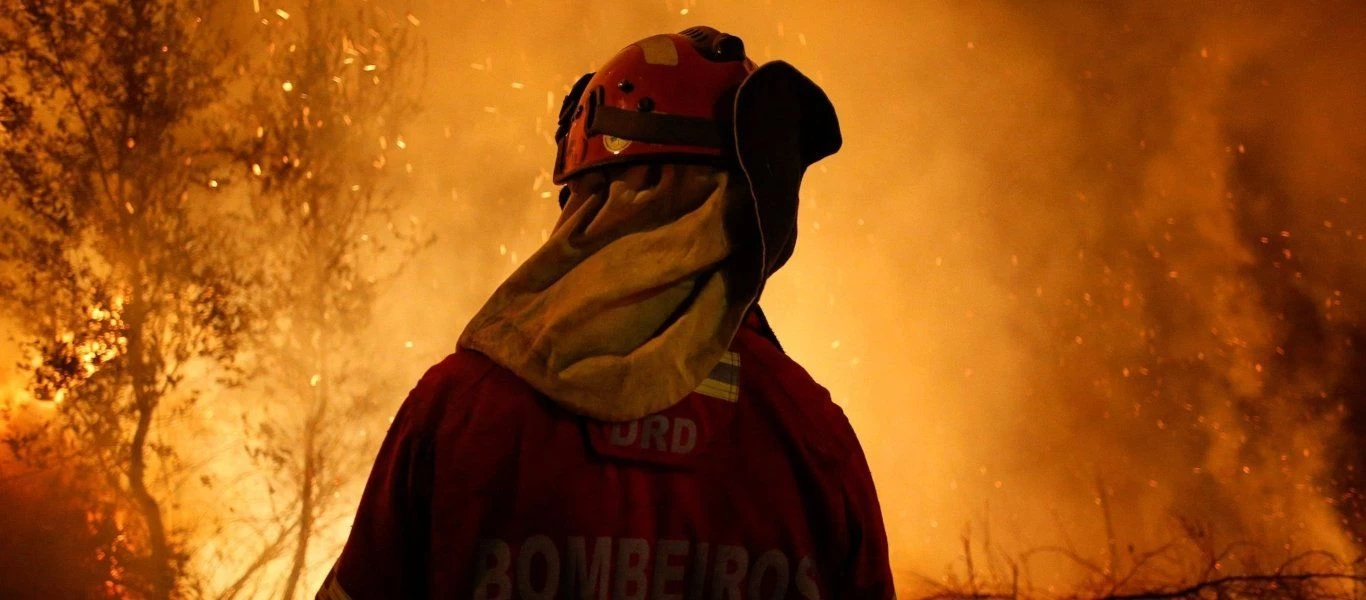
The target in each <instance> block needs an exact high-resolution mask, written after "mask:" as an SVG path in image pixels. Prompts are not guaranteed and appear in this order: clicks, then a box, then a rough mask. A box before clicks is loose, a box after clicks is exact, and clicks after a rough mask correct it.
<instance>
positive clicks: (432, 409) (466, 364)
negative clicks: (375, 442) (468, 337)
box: [395, 348, 506, 430]
mask: <svg viewBox="0 0 1366 600" xmlns="http://www.w3.org/2000/svg"><path fill="white" fill-rule="evenodd" d="M500 372H506V370H505V369H503V368H502V367H500V366H498V365H497V364H496V363H494V362H493V361H492V360H491V359H489V357H487V356H484V355H483V354H481V353H479V352H476V351H474V350H469V349H465V348H461V349H458V350H456V351H455V352H453V353H451V354H450V355H448V356H446V358H444V359H442V360H441V361H440V362H438V363H436V364H435V365H432V366H431V367H430V368H428V369H427V371H426V373H424V374H423V375H422V378H421V379H419V380H418V382H417V385H416V386H415V387H414V388H413V390H412V391H411V392H409V394H408V398H407V400H405V401H404V402H403V406H402V407H401V408H400V409H399V415H398V416H397V417H395V424H397V423H398V421H399V420H400V419H402V420H403V421H405V422H407V423H408V424H409V425H410V426H412V427H414V428H416V429H420V430H429V429H430V428H431V427H435V426H437V425H438V424H439V423H440V422H441V421H442V419H444V418H445V416H446V414H447V413H448V412H449V410H450V409H451V408H452V406H453V405H459V404H462V403H468V402H473V401H475V400H476V399H477V398H478V397H481V396H483V395H485V394H482V393H480V390H481V389H482V388H483V387H485V386H487V385H488V384H489V383H490V382H491V381H493V380H495V379H497V380H502V379H506V378H505V377H499V374H500Z"/></svg>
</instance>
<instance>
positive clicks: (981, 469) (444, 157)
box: [391, 1, 1366, 582]
mask: <svg viewBox="0 0 1366 600" xmlns="http://www.w3.org/2000/svg"><path fill="white" fill-rule="evenodd" d="M684 9H686V14H683V13H684V12H685V10H684ZM415 12H416V14H418V15H419V16H421V17H422V19H423V24H422V29H423V30H424V31H426V32H427V34H428V35H429V37H428V40H429V44H430V46H429V52H430V55H431V56H432V57H433V60H432V68H431V74H430V79H429V81H428V87H427V92H426V113H425V115H426V116H425V120H426V126H424V127H423V128H422V130H421V131H415V132H413V136H412V139H413V142H412V148H413V151H414V153H415V155H416V156H418V157H419V159H418V160H419V166H420V169H419V172H418V174H416V175H414V176H415V177H418V178H420V180H421V182H422V185H424V186H425V187H426V189H427V190H428V191H427V192H426V195H425V197H423V198H421V200H420V202H418V206H415V208H414V210H415V211H416V212H417V213H418V214H419V215H420V216H421V217H422V218H423V219H426V220H427V221H428V222H429V223H430V225H431V227H432V228H433V229H434V230H435V231H438V232H441V235H442V239H441V241H440V243H439V245H438V247H437V248H436V249H435V250H434V251H433V252H432V253H431V254H429V255H427V257H426V258H424V259H423V263H422V264H421V265H420V266H418V267H416V268H415V269H414V270H413V272H414V273H415V275H414V277H413V278H412V280H411V281H410V282H408V285H409V286H410V287H412V288H417V289H422V290H426V291H427V292H426V293H425V294H419V295H414V293H413V292H412V291H411V290H409V289H405V290H403V291H402V292H400V293H398V294H396V296H395V298H396V300H395V301H394V303H393V304H392V305H391V308H392V310H393V311H394V314H395V315H396V317H395V323H396V327H398V328H399V329H401V330H407V331H414V332H416V331H423V332H433V331H440V332H441V333H440V334H436V335H433V334H430V333H429V334H426V335H423V336H418V338H419V343H418V346H417V349H416V350H417V351H416V352H413V354H414V356H415V358H414V360H415V362H414V363H413V365H412V366H413V372H414V373H416V372H417V371H418V370H419V369H420V368H421V367H422V366H423V364H422V363H423V362H424V361H429V360H432V359H435V358H436V357H437V356H438V355H440V354H441V353H443V352H445V351H447V350H448V349H449V348H450V347H451V345H452V343H453V340H454V338H455V334H456V333H457V332H458V330H459V327H460V325H461V324H463V322H464V320H465V319H467V318H468V317H469V315H470V314H471V313H472V312H473V310H474V309H475V308H477V306H478V305H479V303H480V302H481V301H482V300H483V299H484V298H485V297H486V295H487V294H488V293H489V292H490V291H491V290H492V288H493V287H494V286H495V285H496V284H497V283H498V281H499V280H500V279H501V278H502V277H503V276H504V275H505V274H506V273H508V272H510V270H511V269H512V268H513V267H514V266H515V264H516V262H517V261H518V260H519V259H520V257H524V256H526V255H527V254H529V253H530V252H532V251H533V250H534V249H535V248H536V246H537V245H538V244H539V243H540V241H541V236H542V233H541V232H542V230H543V229H545V228H546V227H548V226H549V225H550V224H551V223H552V222H553V220H554V214H555V212H554V211H555V204H554V201H553V199H551V198H550V196H551V195H552V194H551V193H552V192H553V191H554V190H553V188H552V186H551V184H550V182H549V178H548V173H547V170H548V168H549V166H550V163H551V160H552V157H553V147H552V146H551V144H550V140H549V136H550V132H551V131H552V128H553V125H552V124H553V119H554V113H555V110H556V109H557V108H558V102H559V96H560V95H561V94H562V93H563V92H564V91H565V90H566V89H567V86H568V84H569V83H570V82H572V81H573V79H574V78H575V77H576V76H577V75H579V74H580V73H581V72H583V71H586V70H589V69H591V68H592V67H593V66H594V64H595V62H596V61H601V60H604V59H605V58H606V57H608V56H609V55H610V54H611V53H612V52H614V51H615V50H616V49H617V48H619V47H621V46H622V45H625V44H626V43H629V42H630V41H633V40H635V39H638V38H640V37H644V36H646V35H650V34H653V33H656V32H659V31H671V30H680V29H683V28H684V27H687V26H690V25H693V24H698V23H702V24H709V25H713V26H716V27H719V28H722V29H724V30H728V31H731V32H733V33H736V34H739V35H741V36H742V37H744V38H745V39H746V41H747V42H748V47H749V50H750V53H751V55H752V56H754V57H755V58H756V60H760V61H763V60H769V59H776V58H783V59H786V60H788V61H789V62H792V63H794V64H796V65H797V66H798V67H799V68H801V69H803V70H804V71H806V72H807V73H809V74H811V75H813V77H814V78H815V79H817V81H819V82H820V83H821V84H822V85H824V86H825V87H826V89H827V91H828V93H829V94H830V96H831V97H832V99H833V100H834V102H835V105H836V107H837V108H838V109H839V111H840V114H841V117H842V122H843V127H844V132H845V139H846V144H845V148H844V150H843V152H842V153H841V154H839V155H837V156H835V157H833V158H832V159H829V160H827V161H826V162H824V163H822V164H821V165H820V166H819V167H818V168H816V169H813V171H812V172H811V173H810V174H809V176H808V181H807V187H806V193H805V197H804V205H803V209H802V210H803V213H802V219H801V243H800V244H799V245H798V250H797V253H796V256H795V258H794V260H793V261H792V263H791V264H790V265H789V266H788V267H787V268H786V270H785V271H783V272H781V273H780V274H779V275H778V276H777V277H776V279H775V280H774V281H773V282H772V284H771V286H770V287H769V289H768V290H767V292H766V300H765V305H766V306H767V307H768V309H769V311H770V314H771V316H772V319H773V321H774V324H775V327H776V328H777V331H778V334H779V336H780V337H782V339H783V341H784V342H785V344H786V346H787V347H788V350H789V352H790V353H791V354H793V355H794V356H795V357H796V358H797V359H798V360H800V361H801V362H803V363H804V364H805V365H807V366H808V368H809V369H810V370H811V371H813V373H814V374H815V375H816V376H817V378H818V379H819V380H820V381H822V382H824V383H825V384H826V385H827V386H828V387H829V388H830V389H831V391H832V393H833V394H834V396H835V398H836V400H837V401H838V402H840V403H841V404H842V405H843V406H844V408H845V410H846V412H847V414H848V415H849V417H850V419H851V420H852V421H853V423H854V425H855V427H856V429H857V430H858V432H859V433H860V435H861V436H862V438H863V441H864V444H865V446H866V448H867V452H868V454H869V457H870V460H871V461H872V466H873V469H874V472H875V476H876V478H877V482H878V485H879V488H880V491H881V494H882V497H883V508H884V512H885V513H886V518H887V527H888V531H889V533H890V535H891V536H892V538H893V540H892V541H893V552H894V562H895V567H896V569H897V572H898V575H899V576H901V577H910V575H911V574H912V573H915V574H923V575H927V576H930V577H932V578H937V577H938V576H940V575H941V574H943V573H945V572H946V570H948V569H950V568H952V569H956V570H959V571H961V570H962V569H963V568H964V557H963V547H962V538H963V536H964V535H965V533H969V532H970V533H969V535H970V538H971V543H972V545H973V547H974V549H975V550H974V551H978V550H977V549H980V548H984V547H987V546H988V545H989V546H990V547H992V548H996V549H997V551H998V552H1000V553H1002V555H1009V556H1018V553H1019V552H1022V551H1024V550H1026V549H1028V548H1035V547H1042V546H1064V547H1070V548H1074V549H1075V551H1076V552H1077V553H1078V554H1080V555H1082V556H1086V557H1090V558H1093V559H1094V560H1095V561H1097V562H1098V563H1103V562H1105V561H1106V560H1107V553H1111V552H1114V551H1115V550H1114V549H1115V548H1116V547H1119V548H1125V547H1127V546H1129V545H1131V544H1132V546H1133V547H1134V548H1136V549H1139V550H1141V549H1143V548H1145V547H1153V546H1155V545H1157V544H1160V543H1163V542H1165V541H1168V540H1170V539H1173V538H1175V537H1182V536H1190V535H1192V531H1194V532H1196V534H1199V535H1203V536H1204V537H1205V541H1206V542H1208V543H1209V544H1212V545H1218V544H1227V543H1233V542H1235V541H1239V540H1247V541H1252V542H1255V543H1257V544H1259V545H1260V546H1261V547H1263V551H1264V553H1263V554H1262V555H1260V556H1261V558H1259V559H1257V560H1264V561H1266V562H1267V563H1269V564H1275V563H1276V561H1277V560H1279V559H1282V558H1284V557H1285V556H1289V555H1291V554H1293V553H1296V552H1299V551H1302V550H1305V549H1308V548H1324V549H1328V550H1332V551H1335V552H1339V553H1342V554H1344V555H1346V556H1354V555H1355V553H1356V552H1357V550H1355V548H1354V543H1356V542H1354V541H1353V540H1354V539H1356V540H1358V541H1359V537H1360V536H1361V535H1362V525H1361V523H1362V521H1361V517H1360V513H1359V510H1360V508H1359V505H1358V504H1356V502H1357V500H1356V499H1355V496H1353V495H1352V494H1353V493H1354V492H1352V489H1353V486H1354V485H1356V484H1355V482H1356V479H1355V477H1356V475H1355V474H1356V473H1358V472H1359V469H1360V467H1361V464H1362V456H1361V450H1360V447H1361V444H1360V439H1359V437H1357V436H1358V435H1359V433H1360V431H1361V421H1362V418H1363V417H1362V416H1361V415H1362V410H1363V409H1362V407H1361V395H1362V391H1363V383H1362V380H1361V375H1360V373H1361V372H1362V371H1363V369H1366V363H1364V362H1363V356H1362V354H1361V351H1360V350H1359V349H1358V348H1359V346H1358V345H1357V344H1358V343H1359V342H1360V337H1361V331H1362V329H1361V320H1360V319H1361V315H1360V313H1359V310H1358V309H1357V303H1358V302H1359V299H1360V298H1362V297H1363V294H1366V289H1363V286H1366V284H1363V283H1362V282H1363V281H1366V277H1363V275H1366V273H1362V271H1363V269H1366V267H1363V266H1362V262H1361V260H1360V257H1361V256H1363V254H1362V252H1363V248H1366V246H1363V242H1362V239H1363V234H1364V233H1366V208H1363V202H1366V198H1363V192H1366V181H1363V173H1364V172H1363V170H1362V168H1361V166H1360V164H1359V160H1360V157H1361V156H1362V155H1363V152H1362V150H1363V146H1366V129H1363V127H1364V126H1366V118H1364V117H1362V116H1359V111H1358V110H1357V108H1356V107H1359V106H1363V105H1366V97H1363V96H1366V92H1363V91H1362V88H1361V86H1360V85H1359V82H1360V81H1361V79H1362V76H1363V75H1366V73H1364V72H1363V71H1366V46H1363V45H1362V44H1361V42H1360V41H1359V40H1360V39H1363V38H1362V35H1363V34H1366V27H1364V25H1366V23H1364V22H1363V15H1362V11H1360V10H1359V9H1357V8H1355V7H1354V6H1352V5H1350V4H1346V3H1316V4H1306V5H1304V6H1298V5H1297V6H1295V7H1281V8H1275V9H1272V8H1267V7H1263V6H1261V5H1252V4H1237V3H1226V4H1220V5H1199V6H1196V5H1190V4H1185V3H1171V4H1170V5H1158V4H1153V3H1132V4H1127V5H1120V4H1115V3H1092V4H1084V5H1074V4H1070V3H1060V4H1058V5H1054V6H1046V5H1041V4H1039V3H1035V2H1020V3H992V4H976V5H972V6H970V7H969V6H965V5H961V4H958V3H904V2H891V1H884V2H855V3H851V2H839V3H836V2H819V1H809V2H776V1H774V2H764V3H757V2H756V3H745V4H744V5H739V3H733V2H724V3H722V2H706V1H698V2H678V1H674V2H649V3H619V2H592V3H581V2H549V1H547V2H520V1H508V2H485V3H456V4H448V3H440V4H435V3H434V4H432V5H431V6H428V7H425V8H423V9H422V10H417V11H415ZM447 132H449V133H447ZM413 298H421V299H422V300H423V301H421V302H416V301H413ZM400 299H401V301H400ZM434 324H435V326H434ZM414 335H416V334H414ZM1106 514H1108V515H1110V516H1109V518H1108V521H1107V517H1106ZM1107 523H1108V524H1107ZM1107 529H1108V530H1109V531H1110V532H1109V533H1107ZM1110 560H1114V558H1113V557H1111V558H1110ZM1249 560H1251V559H1249ZM1026 566H1028V567H1029V568H1030V569H1032V571H1031V574H1032V576H1033V577H1035V578H1037V579H1039V580H1040V581H1044V580H1047V579H1048V578H1049V577H1052V576H1055V575H1056V576H1066V575H1069V574H1075V572H1074V571H1075V569H1074V567H1076V565H1074V564H1071V563H1070V562H1069V561H1067V560H1065V559H1060V558H1057V557H1039V558H1035V559H1032V560H1031V562H1030V563H1029V564H1028V565H1026ZM979 567H980V566H979ZM906 581H908V582H909V581H911V580H910V579H906Z"/></svg>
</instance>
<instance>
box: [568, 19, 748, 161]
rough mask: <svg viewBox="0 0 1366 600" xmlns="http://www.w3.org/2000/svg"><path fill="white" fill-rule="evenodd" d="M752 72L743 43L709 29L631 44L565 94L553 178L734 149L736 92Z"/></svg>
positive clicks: (717, 155) (718, 156)
mask: <svg viewBox="0 0 1366 600" xmlns="http://www.w3.org/2000/svg"><path fill="white" fill-rule="evenodd" d="M753 71H754V63H753V62H752V61H750V60H749V59H748V58H746V57H745V45H744V42H742V41H741V40H740V38H738V37H735V36H733V35H729V34H725V33H721V32H719V31H717V30H715V29H712V28H710V27H693V28H690V29H686V30H684V31H683V32H682V33H671V34H661V35H656V36H653V37H648V38H645V39H643V40H640V41H639V42H636V43H634V44H631V45H630V46H627V47H626V48H624V49H622V50H621V51H620V52H618V53H617V55H616V56H614V57H612V59H611V60H609V61H607V64H605V65H603V66H602V68H601V69H599V70H598V71H597V73H589V74H587V75H584V76H583V77H582V78H580V79H579V81H578V82H577V83H575V84H574V88H573V90H572V91H571V92H570V93H569V95H568V96H566V97H565V99H564V105H563V106H562V107H561V109H560V120H559V129H558V131H556V133H555V139H556V142H558V144H559V152H558V154H557V156H556V158H555V183H564V182H565V180H567V179H569V178H570V177H573V176H574V175H576V174H578V173H580V172H582V171H584V170H587V169H592V168H595V167H601V166H605V165H610V164H620V163H625V162H634V161H640V160H643V159H650V160H659V159H669V160H682V161H689V160H691V161H697V160H699V159H701V160H716V161H718V162H719V161H722V160H724V159H725V157H727V156H729V155H733V154H734V143H733V141H732V139H731V136H732V134H731V127H732V123H731V120H732V118H733V105H734V101H735V93H736V90H737V89H739V87H740V84H741V83H744V81H745V79H746V78H747V77H748V76H749V75H750V73H752V72H753Z"/></svg>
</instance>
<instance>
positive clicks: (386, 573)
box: [317, 385, 432, 600]
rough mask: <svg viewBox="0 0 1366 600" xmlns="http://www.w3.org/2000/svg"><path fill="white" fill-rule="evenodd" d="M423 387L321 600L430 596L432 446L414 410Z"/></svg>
mask: <svg viewBox="0 0 1366 600" xmlns="http://www.w3.org/2000/svg"><path fill="white" fill-rule="evenodd" d="M422 389H423V386H421V385H419V387H418V389H417V390H414V392H413V393H412V394H410V395H409V397H408V399H407V400H406V401H405V402H404V403H403V406H402V407H400V408H399V411H398V414H397V415H395V416H394V422H393V424H392V425H391V426H390V427H389V433H388V434H387V435H386V436H385V438H384V443H383V445H382V446H381V447H380V451H379V456H378V457H376V458H375V466H374V467H373V469H372V470H371V471H370V479H369V481H368V482H367V483H366V485H365V492H364V493H363V494H362V496H361V501H360V506H359V508H357V510H356V519H355V522H354V524H353V525H352V526H351V534H350V536H349V537H348V538H347V540H346V545H345V547H343V549H342V553H341V557H340V558H338V559H337V562H336V564H335V565H334V566H333V567H332V572H331V573H329V574H328V576H327V579H326V581H324V582H323V586H322V588H321V589H320V590H319V591H318V594H317V598H318V600H367V599H370V598H413V597H423V596H425V589H424V588H425V585H426V572H427V569H426V567H427V564H426V562H427V561H426V554H427V553H426V548H427V543H426V542H427V525H428V523H427V506H428V502H427V499H428V498H430V493H431V466H432V459H431V444H430V441H429V440H427V439H424V437H425V436H424V435H422V433H421V429H420V428H419V426H420V425H421V423H420V422H419V421H420V420H421V419H420V418H419V417H418V416H417V413H419V412H421V411H420V410H419V409H418V408H417V407H416V406H415V405H418V404H420V403H422V400H423V398H421V392H422Z"/></svg>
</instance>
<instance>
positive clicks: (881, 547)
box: [834, 431, 896, 600]
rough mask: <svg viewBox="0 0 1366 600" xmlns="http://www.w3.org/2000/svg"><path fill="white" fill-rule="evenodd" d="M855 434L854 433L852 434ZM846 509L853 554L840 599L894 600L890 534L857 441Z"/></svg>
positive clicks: (848, 469) (849, 470) (849, 469)
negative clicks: (888, 546) (889, 545)
mask: <svg viewBox="0 0 1366 600" xmlns="http://www.w3.org/2000/svg"><path fill="white" fill-rule="evenodd" d="M850 433H852V431H851V432H850ZM845 473H846V474H847V481H846V488H845V489H846V498H845V500H846V502H847V504H846V507H847V510H848V516H847V521H846V522H847V523H848V525H849V554H848V555H847V556H846V563H845V569H844V573H845V576H844V578H843V580H842V581H841V582H840V583H841V585H842V586H844V587H845V589H843V590H837V593H835V594H834V597H836V598H851V599H856V600H892V599H894V598H896V589H895V587H894V585H893V580H892V569H891V565H890V563H889V559H888V556H887V531H886V528H885V527H883V524H882V508H881V507H880V506H879V505H878V500H877V490H876V488H875V487H874V485H873V475H872V473H871V472H870V471H869V469H868V460H867V458H865V457H864V454H863V449H862V448H861V447H859V445H858V443H857V441H856V442H855V443H854V447H853V449H852V452H851V454H850V457H849V460H848V462H847V463H846V468H845Z"/></svg>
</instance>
